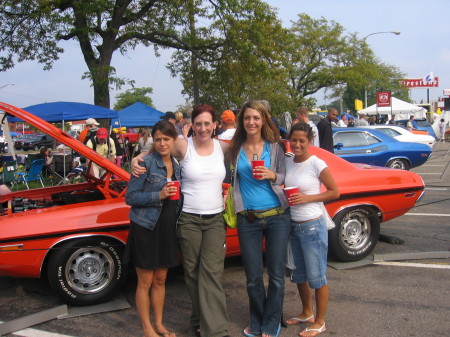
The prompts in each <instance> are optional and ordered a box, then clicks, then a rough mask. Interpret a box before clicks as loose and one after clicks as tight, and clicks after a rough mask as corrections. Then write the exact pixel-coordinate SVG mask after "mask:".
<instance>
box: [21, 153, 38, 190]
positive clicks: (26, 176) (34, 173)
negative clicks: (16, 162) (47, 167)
mask: <svg viewBox="0 0 450 337" xmlns="http://www.w3.org/2000/svg"><path fill="white" fill-rule="evenodd" d="M44 164H45V160H44V159H37V160H35V161H33V162H32V163H31V165H30V168H29V169H28V171H26V172H16V182H17V183H21V182H23V183H25V185H26V186H27V189H30V187H29V186H28V182H29V181H35V180H39V181H40V183H41V185H42V187H44V182H43V181H42V168H43V167H44Z"/></svg>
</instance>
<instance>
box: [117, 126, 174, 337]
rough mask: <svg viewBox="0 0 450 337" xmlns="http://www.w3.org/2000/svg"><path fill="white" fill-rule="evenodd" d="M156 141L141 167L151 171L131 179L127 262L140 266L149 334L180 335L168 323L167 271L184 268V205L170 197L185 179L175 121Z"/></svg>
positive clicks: (139, 302)
mask: <svg viewBox="0 0 450 337" xmlns="http://www.w3.org/2000/svg"><path fill="white" fill-rule="evenodd" d="M152 137H153V141H154V143H153V144H154V152H153V153H150V154H148V155H146V156H145V157H144V158H143V159H144V161H143V162H142V163H141V165H142V166H144V167H145V168H146V169H147V171H146V173H145V174H143V175H140V176H139V177H134V176H132V177H131V179H130V182H129V184H128V188H127V193H126V197H125V200H126V203H127V204H128V205H130V206H131V210H130V223H131V225H130V232H129V235H128V241H127V246H126V250H125V262H132V263H133V265H134V267H135V268H136V273H137V277H138V284H137V288H136V307H137V310H138V313H139V317H140V319H141V323H142V326H143V330H144V336H145V337H157V336H165V337H176V335H175V334H174V333H172V332H169V330H167V328H166V327H165V326H164V324H163V308H164V297H165V281H166V276H167V270H168V268H170V267H174V266H176V265H178V258H177V239H176V233H175V227H176V221H177V214H178V211H179V210H180V208H181V202H180V200H170V198H169V197H170V196H174V195H175V194H177V193H176V190H177V187H175V186H174V183H173V181H180V166H179V164H178V162H177V161H176V159H175V158H173V157H172V156H171V152H172V150H173V147H174V144H175V140H176V139H177V137H178V134H177V132H176V130H175V127H174V126H173V125H172V124H171V123H170V122H168V121H160V122H158V123H157V124H156V125H155V126H154V127H153V129H152ZM150 306H151V308H152V310H153V318H154V325H152V324H151V321H150Z"/></svg>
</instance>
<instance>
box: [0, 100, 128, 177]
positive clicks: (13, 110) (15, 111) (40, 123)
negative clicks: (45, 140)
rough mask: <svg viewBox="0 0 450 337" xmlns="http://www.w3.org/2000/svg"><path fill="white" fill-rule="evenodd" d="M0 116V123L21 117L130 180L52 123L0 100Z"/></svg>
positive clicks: (121, 171) (93, 160)
mask: <svg viewBox="0 0 450 337" xmlns="http://www.w3.org/2000/svg"><path fill="white" fill-rule="evenodd" d="M0 110H1V112H0V114H1V116H0V118H1V121H2V124H4V123H5V120H4V118H5V116H14V117H18V118H20V119H22V120H23V121H25V122H27V123H28V124H30V125H32V126H34V127H36V128H37V129H39V130H41V131H42V132H44V133H46V134H47V135H49V136H51V137H53V138H54V139H56V140H57V141H59V142H61V143H62V144H64V145H66V146H68V147H70V148H71V149H73V150H74V151H76V152H78V153H79V154H80V155H82V156H84V157H86V158H87V159H89V160H91V161H92V162H94V163H96V164H97V165H99V166H101V167H103V168H104V169H106V170H108V171H110V172H111V173H112V174H113V175H115V176H116V177H118V178H120V179H123V180H125V181H129V180H130V174H129V173H128V172H126V171H125V170H123V169H121V168H120V167H119V166H117V165H116V164H114V163H112V162H110V161H109V160H108V159H106V158H104V157H102V156H101V155H99V154H98V153H97V152H96V151H94V150H92V149H90V148H88V147H87V146H86V145H84V144H83V143H81V142H80V141H78V140H76V139H74V138H72V137H71V136H70V135H69V134H68V133H66V132H64V131H62V130H60V129H58V128H57V127H55V126H54V125H52V124H50V123H48V122H46V121H44V120H43V119H41V118H39V117H37V116H35V115H33V114H31V113H29V112H27V111H25V110H23V109H20V108H17V107H15V106H12V105H9V104H7V103H3V102H0Z"/></svg>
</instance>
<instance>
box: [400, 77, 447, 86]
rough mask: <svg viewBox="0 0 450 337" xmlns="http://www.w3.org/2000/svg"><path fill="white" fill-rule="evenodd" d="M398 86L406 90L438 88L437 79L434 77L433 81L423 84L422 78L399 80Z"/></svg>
mask: <svg viewBox="0 0 450 337" xmlns="http://www.w3.org/2000/svg"><path fill="white" fill-rule="evenodd" d="M400 85H401V86H403V87H406V88H433V87H438V86H439V77H437V76H435V77H434V81H429V82H425V81H424V80H423V78H407V79H404V80H400Z"/></svg>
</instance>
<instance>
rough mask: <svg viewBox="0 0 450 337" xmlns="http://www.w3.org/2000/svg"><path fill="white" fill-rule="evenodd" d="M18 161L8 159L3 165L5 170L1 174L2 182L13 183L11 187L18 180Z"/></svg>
mask: <svg viewBox="0 0 450 337" xmlns="http://www.w3.org/2000/svg"><path fill="white" fill-rule="evenodd" d="M16 172H17V162H16V161H15V160H13V161H7V162H5V165H4V166H3V172H2V174H1V180H2V184H11V187H12V186H13V185H14V184H15V182H16Z"/></svg>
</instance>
